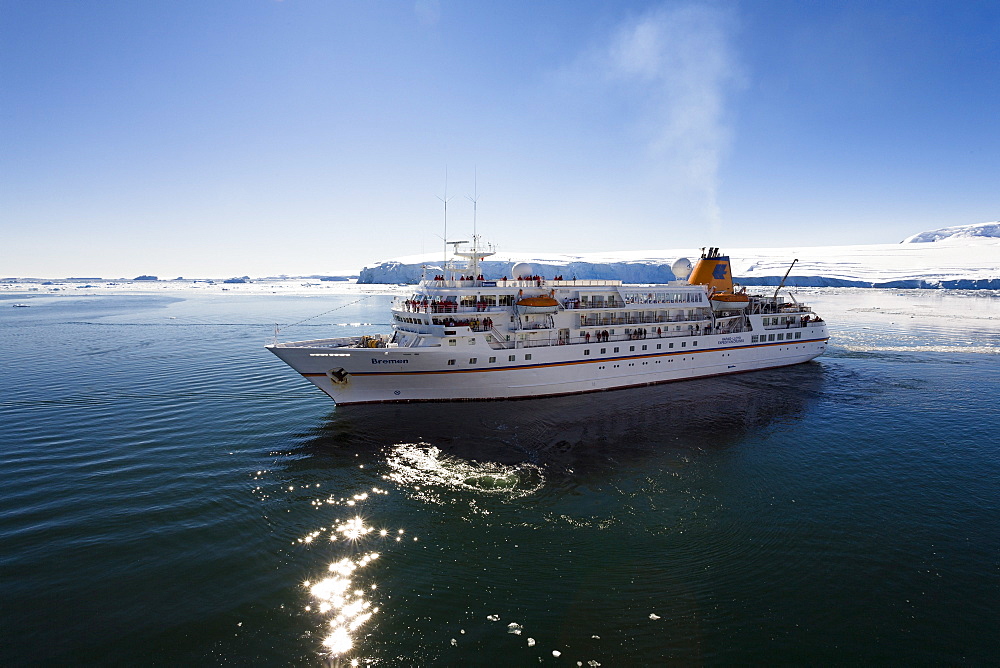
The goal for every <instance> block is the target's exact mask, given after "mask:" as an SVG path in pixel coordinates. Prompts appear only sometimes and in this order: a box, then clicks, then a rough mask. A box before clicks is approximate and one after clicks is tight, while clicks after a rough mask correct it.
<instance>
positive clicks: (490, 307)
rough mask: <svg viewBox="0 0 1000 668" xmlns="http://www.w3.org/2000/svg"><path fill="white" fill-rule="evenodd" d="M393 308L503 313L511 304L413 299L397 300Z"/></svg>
mask: <svg viewBox="0 0 1000 668" xmlns="http://www.w3.org/2000/svg"><path fill="white" fill-rule="evenodd" d="M393 308H394V309H395V310H397V311H403V312H405V313H501V312H504V311H509V310H510V306H497V305H496V304H482V303H480V304H472V305H466V304H455V303H451V302H427V303H426V304H425V303H423V302H415V301H412V300H409V299H407V300H403V299H400V300H397V301H395V302H394V303H393Z"/></svg>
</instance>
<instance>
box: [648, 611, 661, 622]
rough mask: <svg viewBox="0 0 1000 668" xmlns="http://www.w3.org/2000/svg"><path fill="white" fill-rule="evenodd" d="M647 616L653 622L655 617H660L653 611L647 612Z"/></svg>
mask: <svg viewBox="0 0 1000 668" xmlns="http://www.w3.org/2000/svg"><path fill="white" fill-rule="evenodd" d="M649 618H650V619H652V620H653V621H654V622H655V621H656V620H657V619H659V618H660V616H659V615H658V614H656V613H655V612H651V613H649Z"/></svg>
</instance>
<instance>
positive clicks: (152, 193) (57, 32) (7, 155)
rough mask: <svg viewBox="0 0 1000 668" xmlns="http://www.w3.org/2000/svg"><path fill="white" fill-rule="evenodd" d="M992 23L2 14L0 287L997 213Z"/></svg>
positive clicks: (15, 0) (487, 12)
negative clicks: (45, 279)
mask: <svg viewBox="0 0 1000 668" xmlns="http://www.w3.org/2000/svg"><path fill="white" fill-rule="evenodd" d="M998 110H1000V3H997V2H995V1H989V2H972V1H969V2H959V1H955V2H952V1H949V2H919V1H910V2H875V1H871V0H869V1H867V2H850V1H848V2H807V1H799V2H785V1H780V0H774V1H767V2H764V1H743V2H614V3H611V2H598V1H589V0H573V1H563V2H556V1H552V2H537V1H527V0H525V1H519V0H506V1H505V2H478V1H470V0H463V1H458V0H440V1H438V0H418V1H416V2H413V1H410V2H391V1H378V2H377V1H375V0H364V1H362V0H352V1H341V0H284V1H283V2H276V1H274V0H238V1H237V0H233V1H219V2H203V1H202V0H197V1H184V0H174V1H171V2H106V1H101V2H97V1H90V0H79V1H76V2H53V1H45V0H0V225H2V229H3V235H4V239H3V248H4V251H3V253H2V255H0V276H102V277H120V276H134V275H137V274H140V273H153V274H157V275H159V276H161V277H170V278H172V277H175V276H186V277H199V276H223V277H224V276H232V275H243V274H249V275H252V276H262V275H276V274H290V275H300V274H314V273H336V272H340V271H345V270H350V269H354V270H356V269H357V268H359V267H361V266H362V265H365V264H370V263H372V262H374V261H378V260H384V259H388V258H391V257H395V256H400V255H408V254H414V253H420V252H424V251H426V252H431V251H435V250H437V249H438V248H440V246H441V240H440V235H442V233H443V230H442V227H443V215H442V205H441V202H440V201H439V199H438V198H439V197H443V196H444V195H445V183H446V174H447V194H448V197H451V198H453V199H451V201H450V204H449V209H448V211H449V216H448V227H449V230H448V232H449V237H452V238H456V237H461V238H467V237H468V235H469V234H470V233H471V230H472V222H473V221H472V203H471V201H470V200H469V199H468V198H469V196H472V195H473V194H477V196H478V230H479V232H480V233H481V234H482V235H483V236H484V238H485V239H487V240H489V241H492V242H494V243H495V244H496V245H497V246H498V247H500V248H502V249H503V250H507V251H518V252H539V251H544V252H586V251H608V250H611V251H613V250H639V249H670V248H695V247H701V246H706V245H713V246H721V247H723V248H724V249H726V248H739V247H753V246H802V245H835V244H836V245H840V244H869V243H895V242H897V241H899V240H901V239H902V238H904V237H906V236H909V235H911V234H914V233H916V232H920V231H923V230H926V229H933V228H936V227H944V226H950V225H963V224H971V223H979V222H985V221H988V220H997V219H998V218H1000V120H998V119H1000V111H998Z"/></svg>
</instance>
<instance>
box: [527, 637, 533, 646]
mask: <svg viewBox="0 0 1000 668" xmlns="http://www.w3.org/2000/svg"><path fill="white" fill-rule="evenodd" d="M534 646H535V639H534V638H528V647H534Z"/></svg>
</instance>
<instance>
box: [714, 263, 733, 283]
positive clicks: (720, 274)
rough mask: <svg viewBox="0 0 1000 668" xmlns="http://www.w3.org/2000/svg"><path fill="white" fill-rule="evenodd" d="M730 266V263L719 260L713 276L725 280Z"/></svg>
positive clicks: (718, 279)
mask: <svg viewBox="0 0 1000 668" xmlns="http://www.w3.org/2000/svg"><path fill="white" fill-rule="evenodd" d="M728 266H729V265H727V264H726V263H725V262H717V263H716V264H715V268H714V269H713V270H712V278H714V279H715V280H717V281H722V280H725V278H726V268H727V267H728Z"/></svg>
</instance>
